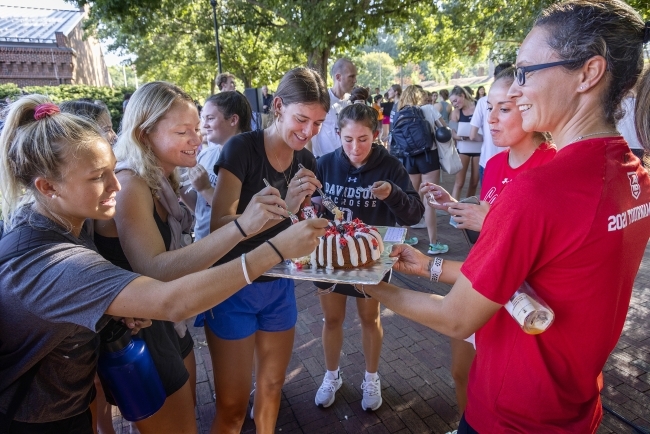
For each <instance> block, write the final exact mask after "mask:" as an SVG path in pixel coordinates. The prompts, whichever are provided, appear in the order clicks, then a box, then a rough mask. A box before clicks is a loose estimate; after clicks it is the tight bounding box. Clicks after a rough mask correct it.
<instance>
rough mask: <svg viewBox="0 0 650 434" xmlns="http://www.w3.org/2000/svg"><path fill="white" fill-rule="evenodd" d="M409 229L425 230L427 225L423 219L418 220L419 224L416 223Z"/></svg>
mask: <svg viewBox="0 0 650 434" xmlns="http://www.w3.org/2000/svg"><path fill="white" fill-rule="evenodd" d="M411 228H413V229H426V228H427V224H426V223H425V222H424V218H422V220H420V222H419V223H416V224H414V225H412V226H411Z"/></svg>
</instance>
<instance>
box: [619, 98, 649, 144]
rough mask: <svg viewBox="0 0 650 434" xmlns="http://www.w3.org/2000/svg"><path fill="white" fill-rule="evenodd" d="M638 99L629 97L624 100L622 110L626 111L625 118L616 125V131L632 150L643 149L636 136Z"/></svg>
mask: <svg viewBox="0 0 650 434" xmlns="http://www.w3.org/2000/svg"><path fill="white" fill-rule="evenodd" d="M635 103H636V98H634V97H632V96H629V97H627V98H623V101H622V102H621V108H622V109H623V110H624V111H625V116H623V117H622V118H621V119H620V120H619V121H618V123H617V124H616V129H617V130H618V132H619V133H621V135H622V136H623V138H624V139H625V141H626V142H627V144H628V145H629V146H630V149H643V146H641V142H639V138H638V137H637V136H636V129H635V128H634V105H635Z"/></svg>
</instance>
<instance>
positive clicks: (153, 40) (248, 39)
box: [70, 0, 305, 99]
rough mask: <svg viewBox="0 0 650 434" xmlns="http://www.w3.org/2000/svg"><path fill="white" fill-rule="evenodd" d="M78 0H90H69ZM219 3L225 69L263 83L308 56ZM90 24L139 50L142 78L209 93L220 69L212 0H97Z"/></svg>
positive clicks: (119, 44) (117, 43)
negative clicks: (217, 60)
mask: <svg viewBox="0 0 650 434" xmlns="http://www.w3.org/2000/svg"><path fill="white" fill-rule="evenodd" d="M70 1H73V2H74V3H76V4H78V5H82V4H84V3H87V1H86V0H70ZM229 11H230V10H229V9H225V8H224V7H220V8H218V14H219V18H220V19H219V21H220V32H219V33H220V34H219V37H220V45H221V60H222V64H223V70H224V71H229V72H232V73H233V74H235V75H236V76H237V77H238V78H239V79H240V80H241V82H240V88H241V84H243V85H244V87H251V86H256V87H257V86H261V85H262V84H266V83H269V82H273V81H276V80H278V79H279V78H280V77H281V76H282V74H283V73H284V72H285V71H286V70H288V69H290V68H292V67H294V66H296V65H298V64H301V63H303V62H304V60H305V58H304V56H300V55H299V53H296V51H295V50H291V49H290V48H289V47H288V46H286V45H282V44H280V43H277V42H274V41H273V40H272V38H271V36H272V35H271V33H270V32H269V30H267V29H266V28H255V27H254V26H248V25H245V24H246V23H244V24H242V19H241V18H242V17H239V16H237V15H236V14H230V15H229V17H225V12H229ZM86 27H87V28H88V29H90V30H93V31H95V32H96V33H97V35H98V36H99V37H100V38H103V39H107V40H111V41H112V43H111V45H110V47H109V48H110V49H111V50H114V51H118V52H119V51H126V52H129V53H132V54H134V55H135V56H136V59H135V60H134V65H135V67H136V68H137V71H138V76H139V77H140V78H141V79H142V80H143V81H153V80H166V81H170V82H173V83H176V84H178V85H179V86H181V87H182V88H183V89H184V90H186V91H187V92H189V93H190V94H191V95H193V96H194V97H195V98H197V99H200V98H201V97H205V96H207V95H210V94H211V93H212V92H213V90H214V78H215V77H216V74H217V67H216V65H217V62H216V50H215V37H214V28H213V21H212V8H211V6H210V3H209V1H207V0H179V1H177V0H157V1H150V0H97V1H93V2H92V8H91V12H90V20H89V21H88V23H87V25H86Z"/></svg>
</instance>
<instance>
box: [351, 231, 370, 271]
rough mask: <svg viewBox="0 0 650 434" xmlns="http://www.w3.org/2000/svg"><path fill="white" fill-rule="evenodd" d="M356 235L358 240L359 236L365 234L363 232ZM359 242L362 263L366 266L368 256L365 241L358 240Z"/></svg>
mask: <svg viewBox="0 0 650 434" xmlns="http://www.w3.org/2000/svg"><path fill="white" fill-rule="evenodd" d="M354 235H355V238H356V236H357V235H363V234H362V233H361V232H355V234H354ZM357 242H358V243H359V255H360V259H361V263H362V264H365V263H366V262H368V255H366V248H365V247H364V245H363V241H361V239H360V238H359V239H357Z"/></svg>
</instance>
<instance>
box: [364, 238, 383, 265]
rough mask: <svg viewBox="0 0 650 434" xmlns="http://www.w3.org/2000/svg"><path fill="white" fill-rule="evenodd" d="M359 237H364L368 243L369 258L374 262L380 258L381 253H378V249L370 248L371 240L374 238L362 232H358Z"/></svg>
mask: <svg viewBox="0 0 650 434" xmlns="http://www.w3.org/2000/svg"><path fill="white" fill-rule="evenodd" d="M359 235H361V236H362V237H364V238H365V239H366V241H368V247H369V250H370V257H371V258H372V259H373V260H375V261H376V260H377V259H379V256H381V252H380V251H379V249H373V248H372V240H374V239H375V237H374V236H373V235H371V234H366V233H364V232H359Z"/></svg>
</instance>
